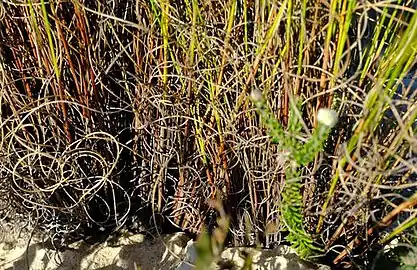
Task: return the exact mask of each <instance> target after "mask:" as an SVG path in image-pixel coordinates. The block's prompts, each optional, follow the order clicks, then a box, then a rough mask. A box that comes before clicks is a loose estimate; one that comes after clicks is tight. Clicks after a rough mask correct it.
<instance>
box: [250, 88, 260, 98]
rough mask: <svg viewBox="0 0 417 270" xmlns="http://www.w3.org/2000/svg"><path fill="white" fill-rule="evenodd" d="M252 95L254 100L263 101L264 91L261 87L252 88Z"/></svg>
mask: <svg viewBox="0 0 417 270" xmlns="http://www.w3.org/2000/svg"><path fill="white" fill-rule="evenodd" d="M250 97H251V98H252V99H253V100H254V101H261V100H262V93H261V91H260V90H259V89H254V90H252V93H250Z"/></svg>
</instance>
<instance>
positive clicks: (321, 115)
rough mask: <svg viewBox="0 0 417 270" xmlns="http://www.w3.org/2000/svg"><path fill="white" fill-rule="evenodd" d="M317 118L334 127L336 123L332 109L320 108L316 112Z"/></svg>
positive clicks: (334, 112)
mask: <svg viewBox="0 0 417 270" xmlns="http://www.w3.org/2000/svg"><path fill="white" fill-rule="evenodd" d="M317 120H318V121H319V122H320V123H322V124H323V125H326V126H328V127H334V125H336V123H337V113H336V111H334V110H332V109H327V108H321V109H319V111H318V113H317Z"/></svg>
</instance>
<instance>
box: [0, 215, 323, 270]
mask: <svg viewBox="0 0 417 270" xmlns="http://www.w3.org/2000/svg"><path fill="white" fill-rule="evenodd" d="M40 239H41V237H40V236H39V235H32V232H31V230H30V228H29V227H28V226H26V227H25V224H24V223H18V224H13V225H10V224H1V223H0V270H3V269H4V270H13V269H16V270H24V269H30V270H41V269H42V270H52V269H60V270H81V269H82V270H84V269H101V270H111V269H115V270H122V269H129V270H131V269H132V270H138V269H141V270H147V269H167V270H168V269H176V270H191V269H193V267H192V266H191V264H189V263H187V262H191V263H192V262H194V261H195V258H196V251H195V247H194V242H193V241H192V240H190V239H189V238H188V237H187V236H186V235H185V234H182V233H177V234H171V235H165V236H160V237H155V238H149V237H148V238H145V236H144V235H141V234H135V235H125V236H123V237H120V238H118V239H116V240H111V241H108V242H104V243H98V244H95V245H89V244H86V243H85V242H84V241H79V242H76V243H73V244H71V245H69V247H68V248H67V249H65V250H63V251H60V252H57V251H54V250H53V248H52V246H51V244H50V243H49V242H42V241H41V240H40ZM29 240H30V241H29ZM245 253H250V254H252V258H253V262H254V264H253V266H252V269H265V270H266V269H274V270H275V269H277V270H279V269H281V270H284V269H292V270H299V269H330V268H329V267H327V266H315V265H312V264H308V263H306V262H304V261H301V260H300V259H298V257H297V256H296V255H295V254H294V252H292V251H291V250H290V249H289V248H288V247H283V246H281V247H278V248H277V249H274V250H256V249H250V248H228V249H226V250H224V251H223V253H222V255H221V257H222V263H219V265H220V264H221V265H229V266H230V265H234V266H233V267H232V268H226V269H241V267H242V266H243V265H244V259H243V258H244V257H243V255H242V254H245ZM230 262H233V263H232V264H230ZM219 265H218V264H215V263H213V264H212V265H211V269H220V268H221V267H220V266H219ZM223 269H224V268H223Z"/></svg>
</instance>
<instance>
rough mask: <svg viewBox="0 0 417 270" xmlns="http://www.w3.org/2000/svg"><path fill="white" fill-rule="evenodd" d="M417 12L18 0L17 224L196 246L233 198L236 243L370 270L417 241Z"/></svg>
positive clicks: (13, 106)
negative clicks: (144, 234)
mask: <svg viewBox="0 0 417 270" xmlns="http://www.w3.org/2000/svg"><path fill="white" fill-rule="evenodd" d="M416 14H417V13H416V3H415V1H388V2H387V1H365V2H364V1H348V0H334V1H329V2H323V1H318V0H313V1H305V0H285V1H262V0H251V1H240V0H230V1H226V2H221V1H214V2H213V1H196V0H189V1H176V0H152V1H148V0H110V1H76V0H70V1H49V2H47V1H34V0H26V1H23V0H21V1H3V2H1V4H0V17H1V20H0V36H1V37H2V38H1V42H0V89H1V90H0V102H1V107H0V194H1V195H0V196H1V197H0V198H1V200H2V202H1V205H4V206H5V207H4V209H3V208H2V209H3V210H1V214H2V218H7V217H8V216H10V215H12V214H13V212H19V213H24V214H25V215H26V216H28V217H29V218H30V219H32V220H33V221H34V222H35V221H36V223H37V224H38V225H39V228H41V229H42V230H44V231H46V232H48V233H49V235H50V236H51V238H52V239H53V240H54V243H56V244H57V245H58V246H59V245H65V244H66V243H68V242H69V241H70V240H71V238H76V237H87V236H88V237H90V236H91V235H95V234H97V232H100V233H98V234H103V233H104V234H110V233H112V232H113V231H117V230H119V229H120V228H122V227H128V228H131V229H135V230H152V231H153V232H154V233H159V232H161V231H163V232H168V231H173V230H183V231H186V232H188V233H190V234H198V233H199V232H201V231H202V228H204V227H208V228H211V227H215V225H214V224H216V222H215V221H216V220H217V217H218V213H217V211H216V210H215V209H214V208H213V207H212V205H210V204H207V203H206V202H207V199H214V198H215V197H217V196H218V197H219V199H220V200H221V201H223V205H224V211H225V214H226V215H227V216H228V218H229V222H228V223H229V224H228V225H229V226H228V227H229V232H228V235H227V238H226V240H225V245H226V243H227V244H234V245H255V244H259V245H261V246H263V247H267V248H270V247H273V246H275V245H277V244H283V243H284V244H288V243H292V244H293V245H294V246H295V247H296V248H297V250H298V252H299V253H300V255H302V256H305V257H307V258H308V256H310V255H312V254H315V255H317V256H323V258H324V259H323V260H325V261H326V262H328V263H332V264H337V265H342V264H343V265H345V266H346V265H347V266H352V267H353V266H355V265H356V264H357V263H359V264H362V265H366V266H369V265H372V263H371V261H372V259H373V258H369V257H367V256H368V255H369V254H373V253H372V252H373V250H375V249H380V248H382V246H384V245H387V244H388V243H389V242H390V241H391V240H392V239H395V238H399V237H401V239H409V238H412V235H411V234H410V232H412V229H413V227H415V222H414V220H415V214H416V213H415V212H416V211H415V205H416V204H415V202H416V200H415V199H414V198H415V197H413V194H415V192H416V170H415V168H416V162H415V159H416V157H415V153H416V151H415V146H416V138H415V134H416V126H417V125H416V117H417V106H416V103H417V102H416V91H415V90H414V89H415V84H416V62H417V59H416V54H417V50H416V48H417V43H416V42H417V32H416V31H417V15H416ZM254 89H262V93H261V95H259V93H258V94H254V95H253V97H252V98H254V99H255V105H256V106H255V108H254V107H253V106H252V104H251V99H250V98H248V97H249V96H250V93H251V92H252V93H256V91H253V90H254ZM324 108H327V109H331V110H334V111H336V112H337V115H338V121H337V123H335V125H334V126H333V127H332V128H330V126H332V125H333V124H334V123H332V122H333V121H330V120H332V119H330V118H332V117H331V116H332V114H333V113H330V114H329V115H328V116H330V118H329V119H330V120H329V119H327V120H326V117H324V118H322V116H323V112H325V114H326V112H327V113H329V112H330V111H325V110H323V109H324ZM325 114H324V116H326V115H325ZM265 127H266V128H265ZM268 132H269V135H268ZM267 135H268V136H267ZM149 217H150V218H149ZM300 224H301V225H302V226H298V225H300ZM210 230H211V229H210ZM404 241H405V240H404ZM323 247H324V248H323ZM313 251H316V252H315V253H314V252H313ZM369 256H370V255H369Z"/></svg>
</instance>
